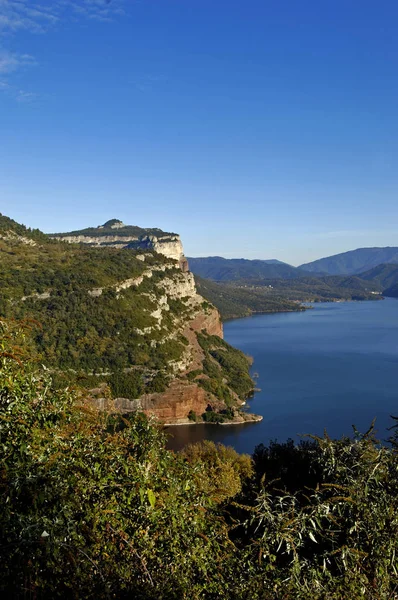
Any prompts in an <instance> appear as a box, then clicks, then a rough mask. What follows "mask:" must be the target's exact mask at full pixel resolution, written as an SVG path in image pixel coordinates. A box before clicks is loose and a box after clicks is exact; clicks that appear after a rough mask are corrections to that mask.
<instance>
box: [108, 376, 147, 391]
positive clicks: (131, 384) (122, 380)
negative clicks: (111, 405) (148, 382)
mask: <svg viewBox="0 0 398 600" xmlns="http://www.w3.org/2000/svg"><path fill="white" fill-rule="evenodd" d="M108 381H109V385H110V388H111V391H112V396H113V397H114V398H139V397H140V396H141V395H142V394H143V393H144V390H145V383H144V381H143V375H142V372H141V371H137V370H131V371H129V372H127V373H125V372H123V371H115V372H114V373H113V374H112V375H111V376H110V378H109V380H108Z"/></svg>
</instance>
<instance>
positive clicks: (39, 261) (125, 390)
mask: <svg viewBox="0 0 398 600" xmlns="http://www.w3.org/2000/svg"><path fill="white" fill-rule="evenodd" d="M181 248H182V247H181ZM0 258H1V260H0V278H1V281H2V288H1V291H0V316H1V317H3V318H8V319H10V318H14V319H18V320H22V319H25V320H26V319H35V320H36V321H37V322H38V323H39V325H40V326H39V327H38V328H36V329H35V330H34V334H33V339H34V342H35V347H34V352H35V354H36V355H37V357H38V358H39V359H40V360H41V361H43V362H44V363H45V364H46V365H48V368H49V369H50V370H51V371H52V372H53V373H54V376H55V377H57V378H59V379H60V380H62V381H65V382H72V383H73V382H76V381H79V380H82V379H83V380H84V381H85V382H86V385H88V386H90V387H91V388H92V389H93V390H96V392H95V401H96V402H97V403H99V404H101V402H102V403H103V400H104V398H105V397H106V390H107V389H108V388H110V392H111V394H112V395H113V397H114V398H118V399H119V400H118V402H119V404H118V406H119V408H121V409H123V410H125V411H135V410H143V411H144V412H147V413H148V414H149V413H151V414H156V415H157V416H159V418H161V419H162V420H163V421H166V422H188V419H189V418H190V416H192V415H193V414H195V419H198V420H201V419H202V415H204V416H205V417H206V418H207V419H208V418H209V416H212V417H213V418H214V419H216V420H223V419H224V418H229V419H235V420H236V419H238V420H239V419H241V420H242V419H244V418H249V416H247V415H243V416H240V413H239V410H238V409H239V406H240V405H241V403H242V402H243V400H244V399H245V397H246V396H247V395H248V394H249V393H250V392H251V390H252V388H253V383H252V381H251V379H250V377H249V375H248V371H249V362H248V359H247V358H246V357H245V356H244V355H243V354H242V353H240V352H239V351H238V350H235V349H233V348H231V347H230V346H228V344H226V343H225V342H223V341H222V340H220V344H221V343H222V344H223V357H222V359H221V358H219V360H217V357H215V356H211V355H209V356H208V357H207V356H206V353H205V352H204V350H203V348H202V347H201V345H200V343H199V340H198V335H199V334H200V335H209V336H210V337H211V336H213V337H217V335H222V327H221V324H220V319H219V315H218V313H217V311H216V309H215V308H214V307H213V306H212V305H211V304H209V303H208V302H206V301H205V300H204V299H203V298H202V297H201V296H200V295H199V294H198V293H197V291H196V288H195V283H194V279H193V275H192V274H191V273H187V272H185V271H183V270H182V269H181V264H180V262H179V261H178V260H174V259H172V258H168V257H167V256H164V255H163V254H159V253H157V252H154V251H153V250H145V251H143V250H142V249H138V250H132V249H118V248H110V247H100V248H97V247H90V246H85V245H81V244H67V243H63V242H59V241H54V240H50V239H48V238H47V237H46V236H44V234H42V233H40V232H37V231H33V232H32V231H30V230H29V229H26V228H25V227H23V226H21V225H19V224H17V223H15V222H13V221H12V220H10V219H7V218H6V217H2V219H1V221H0ZM213 346H214V352H216V351H217V347H218V345H217V343H216V342H215V341H214V343H213ZM217 356H218V355H217ZM231 361H232V362H233V363H234V364H236V365H237V364H238V363H239V369H240V373H241V381H244V382H245V385H244V386H243V387H242V386H238V387H239V390H237V389H236V386H235V385H234V383H233V377H232V375H231V373H230V371H229V370H228V369H229V363H230V362H231ZM209 365H210V366H211V367H212V368H211V369H210V368H209ZM93 400H94V399H93ZM235 409H236V414H235ZM214 415H216V416H214Z"/></svg>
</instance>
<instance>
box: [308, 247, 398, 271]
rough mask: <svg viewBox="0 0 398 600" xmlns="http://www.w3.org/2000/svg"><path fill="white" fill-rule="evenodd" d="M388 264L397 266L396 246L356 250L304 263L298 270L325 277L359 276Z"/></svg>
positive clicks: (397, 252)
mask: <svg viewBox="0 0 398 600" xmlns="http://www.w3.org/2000/svg"><path fill="white" fill-rule="evenodd" d="M390 263H394V264H395V263H397V264H398V247H396V246H384V247H383V246H382V247H377V246H374V247H369V248H356V249H355V250H348V251H347V252H341V253H339V254H334V255H332V256H326V257H324V258H320V259H317V260H314V261H312V262H309V263H304V264H302V265H300V266H299V268H300V269H301V270H304V271H308V272H324V273H325V274H327V275H360V274H361V273H362V272H365V271H368V270H370V269H372V268H373V267H377V266H378V265H380V264H390Z"/></svg>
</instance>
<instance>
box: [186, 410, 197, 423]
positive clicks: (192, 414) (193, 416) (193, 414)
mask: <svg viewBox="0 0 398 600" xmlns="http://www.w3.org/2000/svg"><path fill="white" fill-rule="evenodd" d="M188 419H189V420H190V421H193V422H194V423H196V422H197V421H198V416H197V414H196V412H195V411H194V410H190V411H189V413H188Z"/></svg>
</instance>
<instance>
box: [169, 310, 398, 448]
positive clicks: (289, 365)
mask: <svg viewBox="0 0 398 600" xmlns="http://www.w3.org/2000/svg"><path fill="white" fill-rule="evenodd" d="M224 337H225V340H226V341H227V342H229V343H230V344H232V345H233V346H235V347H237V348H239V349H240V350H242V351H243V352H245V353H246V354H249V355H250V356H252V357H253V358H254V363H253V367H252V375H253V374H258V377H257V376H256V379H255V382H256V386H257V387H258V388H260V389H261V391H259V392H256V394H255V395H254V397H253V399H251V400H250V402H249V403H248V405H249V409H250V411H251V412H254V413H256V414H260V415H262V416H263V417H264V418H263V421H261V422H259V423H249V424H246V425H231V426H221V425H197V426H193V425H187V426H185V425H183V426H177V427H169V428H167V430H166V431H167V433H168V434H169V435H170V436H172V437H171V438H170V441H169V447H170V448H172V449H175V450H177V449H180V448H181V447H183V446H184V445H186V444H187V443H192V442H197V441H200V440H203V439H208V440H213V441H215V442H221V443H223V444H226V445H231V446H233V447H234V448H235V449H236V450H237V451H238V452H248V453H251V452H252V451H253V450H254V447H255V446H256V445H257V444H260V443H264V444H267V443H268V442H269V441H270V440H272V439H277V440H278V441H284V440H286V439H287V438H289V437H291V438H293V439H294V440H295V441H299V439H300V438H299V437H298V436H299V435H300V434H306V433H313V434H318V435H319V434H322V433H323V430H324V428H326V429H327V432H328V434H329V435H330V436H332V437H340V436H342V435H344V434H348V435H351V434H352V431H353V430H352V424H355V426H356V427H357V428H358V429H359V430H360V431H363V432H364V431H366V429H368V427H369V425H370V423H371V421H372V419H374V418H376V428H377V431H378V435H379V437H380V438H381V439H385V438H386V437H388V435H389V433H388V432H387V431H386V428H387V427H389V426H390V425H391V424H392V421H391V419H390V418H389V417H390V415H391V414H394V415H396V414H398V388H397V375H398V299H397V300H396V299H392V298H386V299H385V300H383V301H375V302H338V303H337V302H333V303H319V304H314V308H312V309H309V310H307V311H305V312H300V313H277V314H272V315H269V314H267V315H255V316H253V317H248V318H245V319H237V320H235V321H229V322H227V323H226V324H225V326H224Z"/></svg>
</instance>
